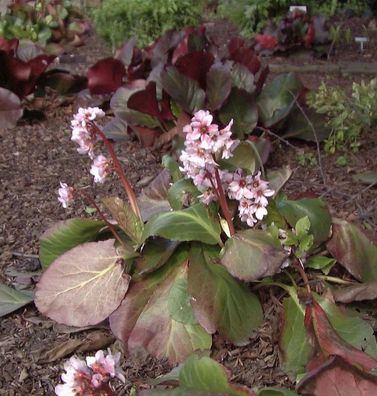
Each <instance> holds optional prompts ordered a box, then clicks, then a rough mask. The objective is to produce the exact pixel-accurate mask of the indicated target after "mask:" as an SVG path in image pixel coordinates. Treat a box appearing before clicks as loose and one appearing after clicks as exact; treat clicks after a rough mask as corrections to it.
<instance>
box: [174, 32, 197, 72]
mask: <svg viewBox="0 0 377 396" xmlns="http://www.w3.org/2000/svg"><path fill="white" fill-rule="evenodd" d="M194 31H195V28H193V27H188V28H186V29H185V36H184V38H183V39H182V40H181V42H180V43H179V44H178V45H177V46H176V47H175V50H174V52H173V55H172V60H171V61H172V64H173V65H174V64H175V63H176V61H177V60H178V59H179V58H180V57H181V56H183V55H186V54H187V53H188V52H189V47H188V41H189V37H190V34H191V33H193V32H194Z"/></svg>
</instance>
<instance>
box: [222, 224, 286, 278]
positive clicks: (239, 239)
mask: <svg viewBox="0 0 377 396" xmlns="http://www.w3.org/2000/svg"><path fill="white" fill-rule="evenodd" d="M286 259H287V253H286V252H285V251H284V249H283V248H282V247H281V244H280V242H279V241H278V240H275V239H274V238H273V237H272V236H271V235H270V234H268V233H267V232H266V231H261V230H250V229H249V230H244V231H239V232H237V233H236V234H235V235H233V236H232V238H229V239H228V240H227V241H226V242H225V246H224V248H223V250H222V255H221V263H222V264H223V265H224V266H225V267H226V269H227V270H228V271H229V272H230V273H231V274H232V275H233V276H235V277H236V278H238V279H241V280H243V281H247V282H251V281H255V280H257V279H259V278H264V277H266V276H272V275H275V274H276V273H277V272H279V271H280V268H281V265H282V264H283V262H284V261H285V260H286Z"/></svg>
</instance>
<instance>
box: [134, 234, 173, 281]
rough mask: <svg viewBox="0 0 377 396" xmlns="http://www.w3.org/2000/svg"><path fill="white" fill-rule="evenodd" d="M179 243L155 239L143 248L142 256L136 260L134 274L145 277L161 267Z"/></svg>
mask: <svg viewBox="0 0 377 396" xmlns="http://www.w3.org/2000/svg"><path fill="white" fill-rule="evenodd" d="M179 244H180V242H178V241H170V240H168V239H163V238H156V240H150V241H148V243H146V244H145V246H144V247H143V254H142V256H141V257H140V258H138V259H137V260H136V268H135V274H137V275H139V276H146V275H147V274H150V273H151V272H153V271H156V270H157V269H159V268H160V267H162V266H163V265H164V264H165V263H166V262H167V261H168V260H169V258H170V257H171V255H172V254H173V253H174V251H175V250H176V249H177V247H178V245H179Z"/></svg>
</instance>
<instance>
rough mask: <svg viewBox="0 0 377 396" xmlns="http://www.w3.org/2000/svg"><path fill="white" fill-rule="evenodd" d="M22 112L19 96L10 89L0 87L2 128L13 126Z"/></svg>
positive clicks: (0, 123)
mask: <svg viewBox="0 0 377 396" xmlns="http://www.w3.org/2000/svg"><path fill="white" fill-rule="evenodd" d="M22 113H23V111H22V107H21V101H20V99H19V97H18V96H17V95H15V94H14V93H13V92H11V91H9V90H8V89H5V88H0V130H1V129H5V128H13V127H14V126H15V125H16V124H17V121H18V120H19V119H20V118H21V117H22Z"/></svg>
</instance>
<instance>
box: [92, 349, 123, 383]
mask: <svg viewBox="0 0 377 396" xmlns="http://www.w3.org/2000/svg"><path fill="white" fill-rule="evenodd" d="M119 361H120V352H118V353H116V354H115V355H113V354H112V353H111V351H110V350H109V351H108V354H107V356H105V354H104V352H103V351H97V352H96V354H95V356H94V357H93V356H88V357H87V358H86V363H87V364H88V366H89V367H90V368H91V369H92V370H93V372H94V373H95V374H100V375H102V376H103V377H104V378H106V377H111V378H115V377H117V378H119V379H120V380H121V381H122V382H125V378H124V374H123V371H122V370H121V369H120V367H119Z"/></svg>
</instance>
